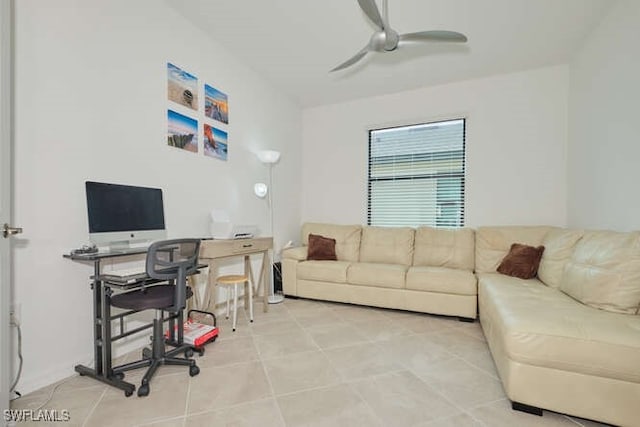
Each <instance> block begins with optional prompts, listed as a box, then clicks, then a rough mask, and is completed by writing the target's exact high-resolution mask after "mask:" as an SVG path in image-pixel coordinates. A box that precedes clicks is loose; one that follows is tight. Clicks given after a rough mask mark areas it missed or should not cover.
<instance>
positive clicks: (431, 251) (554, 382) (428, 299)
mask: <svg viewBox="0 0 640 427" xmlns="http://www.w3.org/2000/svg"><path fill="white" fill-rule="evenodd" d="M309 233H314V234H320V235H323V236H325V237H332V238H335V239H336V253H337V257H338V261H306V257H307V248H306V247H304V246H303V247H300V248H293V249H290V250H287V251H285V252H284V253H283V260H282V267H283V280H284V283H283V287H284V293H285V294H286V295H291V296H299V297H305V298H312V299H322V300H329V301H340V302H349V303H354V304H364V305H372V306H377V307H387V308H396V309H404V310H413V311H421V312H426V313H434V314H444V315H453V316H460V317H463V318H470V319H473V318H475V317H476V293H477V304H478V307H479V311H480V322H481V324H482V328H483V330H484V334H485V336H486V338H487V342H488V345H489V349H490V351H491V354H492V356H493V359H494V361H495V364H496V367H497V369H498V373H499V376H500V378H501V380H502V383H503V386H504V389H505V392H506V394H507V396H508V397H509V399H511V401H512V404H513V407H514V409H519V410H524V411H527V412H531V413H537V414H540V415H541V414H542V409H541V408H544V409H548V410H553V411H557V412H561V413H565V414H569V415H575V416H579V417H583V418H588V419H593V420H598V421H604V422H607V423H613V424H616V425H623V426H640V314H639V310H640V233H638V232H634V233H616V232H607V231H583V230H569V229H560V228H555V227H481V228H478V230H477V231H475V232H474V230H471V229H461V230H455V231H454V230H441V229H434V228H429V227H421V228H417V229H410V228H401V229H388V228H378V227H362V226H358V225H354V226H340V225H328V224H305V225H304V226H303V228H302V242H303V243H305V244H306V243H307V239H308V235H309ZM512 243H524V244H528V245H532V246H538V245H544V246H545V251H544V253H543V257H542V260H541V263H540V267H539V270H538V277H537V278H535V279H530V280H522V279H517V278H513V277H509V276H505V275H502V274H499V273H496V268H497V266H498V265H499V264H500V262H501V260H502V259H503V258H504V256H505V255H506V254H507V253H508V252H509V248H510V246H511V244H512ZM474 272H475V275H474ZM476 277H477V286H476Z"/></svg>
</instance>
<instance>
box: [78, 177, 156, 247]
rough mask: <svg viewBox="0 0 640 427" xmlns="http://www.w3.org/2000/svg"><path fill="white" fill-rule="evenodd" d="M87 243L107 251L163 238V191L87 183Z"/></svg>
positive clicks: (102, 183)
mask: <svg viewBox="0 0 640 427" xmlns="http://www.w3.org/2000/svg"><path fill="white" fill-rule="evenodd" d="M85 184H86V191H87V213H88V216H89V240H90V241H91V243H93V244H95V245H96V246H108V247H109V249H110V250H121V249H127V248H130V247H131V245H132V244H134V243H139V244H141V245H143V244H144V243H148V242H151V241H154V240H163V239H165V238H166V230H165V225H164V206H163V202H162V190H161V189H159V188H147V187H134V186H130V185H119V184H107V183H104V182H93V181H87V182H86V183H85Z"/></svg>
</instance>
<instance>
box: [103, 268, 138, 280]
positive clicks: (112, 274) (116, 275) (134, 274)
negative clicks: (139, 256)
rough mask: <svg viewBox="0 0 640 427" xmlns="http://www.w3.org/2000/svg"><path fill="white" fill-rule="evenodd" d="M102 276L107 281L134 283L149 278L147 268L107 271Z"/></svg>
mask: <svg viewBox="0 0 640 427" xmlns="http://www.w3.org/2000/svg"><path fill="white" fill-rule="evenodd" d="M101 276H102V277H103V278H105V279H107V280H115V281H117V282H126V283H133V282H135V281H137V280H140V279H144V278H146V277H147V271H146V270H145V267H143V266H138V267H131V268H120V269H117V270H111V271H105V272H103V273H102V274H101Z"/></svg>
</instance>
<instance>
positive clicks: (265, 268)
mask: <svg viewBox="0 0 640 427" xmlns="http://www.w3.org/2000/svg"><path fill="white" fill-rule="evenodd" d="M270 268H271V257H270V256H269V251H264V253H263V254H262V278H263V279H264V280H263V281H262V282H263V283H264V285H263V289H262V290H263V293H264V300H263V304H264V312H265V313H267V312H268V311H269V292H270V291H271V273H270V271H269V269H270Z"/></svg>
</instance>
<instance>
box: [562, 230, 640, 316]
mask: <svg viewBox="0 0 640 427" xmlns="http://www.w3.org/2000/svg"><path fill="white" fill-rule="evenodd" d="M560 290H561V291H563V292H564V293H566V294H568V295H570V296H571V297H573V298H575V299H577V300H578V301H580V302H582V303H583V304H586V305H589V306H591V307H595V308H599V309H601V310H606V311H612V312H614V313H628V314H637V313H638V307H640V232H631V233H620V232H614V231H587V232H585V233H584V236H583V237H582V239H581V240H580V241H579V242H578V243H577V244H576V247H575V250H574V251H573V255H572V256H571V259H570V260H569V261H568V262H567V265H566V266H565V269H564V273H563V275H562V281H561V283H560Z"/></svg>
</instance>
